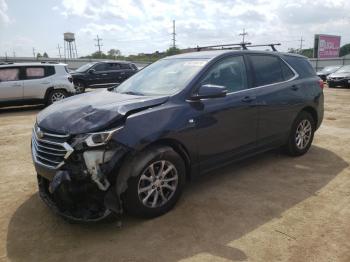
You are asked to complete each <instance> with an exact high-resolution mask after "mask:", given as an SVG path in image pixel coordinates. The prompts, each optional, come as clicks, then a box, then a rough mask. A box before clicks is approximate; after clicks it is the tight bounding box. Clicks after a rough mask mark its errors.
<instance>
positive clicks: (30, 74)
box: [25, 67, 45, 79]
mask: <svg viewBox="0 0 350 262" xmlns="http://www.w3.org/2000/svg"><path fill="white" fill-rule="evenodd" d="M25 72H26V79H38V78H43V77H45V69H44V67H26V68H25Z"/></svg>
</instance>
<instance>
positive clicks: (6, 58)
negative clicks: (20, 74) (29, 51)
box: [5, 52, 7, 61]
mask: <svg viewBox="0 0 350 262" xmlns="http://www.w3.org/2000/svg"><path fill="white" fill-rule="evenodd" d="M5 61H7V52H5Z"/></svg>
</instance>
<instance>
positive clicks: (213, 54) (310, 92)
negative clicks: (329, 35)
mask: <svg viewBox="0 0 350 262" xmlns="http://www.w3.org/2000/svg"><path fill="white" fill-rule="evenodd" d="M322 88H323V82H322V80H320V79H319V78H318V77H317V75H316V73H315V71H314V70H313V68H312V67H311V65H310V63H309V62H308V60H307V59H306V58H305V57H303V56H299V55H292V54H284V53H278V52H258V51H250V50H247V51H230V50H229V51H227V50H226V51H225V50H220V51H204V52H196V53H188V54H181V55H176V56H171V57H167V58H164V59H162V60H159V61H158V62H156V63H153V64H151V65H150V66H148V67H146V68H144V69H143V70H141V71H139V72H138V73H136V74H135V75H133V76H132V77H131V78H129V79H128V80H126V81H125V82H123V83H122V84H121V85H119V86H118V87H115V88H114V89H109V90H105V91H101V90H100V91H95V92H89V93H86V94H81V95H77V96H74V97H70V98H68V99H65V100H63V101H59V102H57V103H55V104H53V105H51V106H49V107H48V108H46V109H44V110H43V111H41V112H40V113H39V114H38V116H37V119H36V123H35V126H34V130H33V136H32V157H33V161H34V164H35V168H36V172H37V177H38V184H39V193H40V196H41V198H42V199H43V200H44V202H45V203H46V204H48V206H49V207H51V208H52V209H53V210H54V211H55V212H57V213H58V214H59V215H61V216H63V217H64V218H66V219H68V220H73V221H82V222H93V221H100V220H104V219H106V218H110V217H113V216H115V215H116V214H121V213H122V212H128V213H129V214H132V215H136V216H142V217H155V216H159V215H162V214H164V213H166V212H168V211H169V210H170V209H171V208H172V207H173V206H174V205H175V203H176V202H177V201H178V199H179V197H180V195H181V191H182V189H183V187H184V183H185V182H186V181H187V180H189V179H191V178H193V177H195V176H198V175H199V174H203V173H205V172H207V171H209V170H212V169H213V168H215V167H219V166H222V165H224V164H227V163H231V162H232V161H234V160H238V159H242V158H243V157H247V156H251V155H254V154H257V153H260V152H263V151H266V150H270V149H272V148H276V147H280V146H283V147H284V148H285V150H286V152H288V153H289V154H290V155H292V156H300V155H303V154H305V153H306V152H307V151H308V150H309V148H310V146H311V143H312V140H313V137H314V132H315V131H316V129H317V128H318V127H319V126H320V124H321V122H322V119H323V90H322Z"/></svg>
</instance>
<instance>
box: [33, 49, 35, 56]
mask: <svg viewBox="0 0 350 262" xmlns="http://www.w3.org/2000/svg"><path fill="white" fill-rule="evenodd" d="M33 57H34V59H35V48H34V47H33Z"/></svg>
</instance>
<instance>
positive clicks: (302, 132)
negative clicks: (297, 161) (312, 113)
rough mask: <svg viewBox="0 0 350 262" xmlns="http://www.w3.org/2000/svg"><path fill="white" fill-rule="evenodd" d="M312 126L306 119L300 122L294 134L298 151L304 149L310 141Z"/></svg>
mask: <svg viewBox="0 0 350 262" xmlns="http://www.w3.org/2000/svg"><path fill="white" fill-rule="evenodd" d="M311 135H312V125H311V122H310V121H309V120H307V119H304V120H302V121H301V122H300V123H299V125H298V127H297V131H296V134H295V143H296V146H297V148H298V149H300V150H303V149H304V148H306V147H307V146H308V144H309V142H310V140H311Z"/></svg>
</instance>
